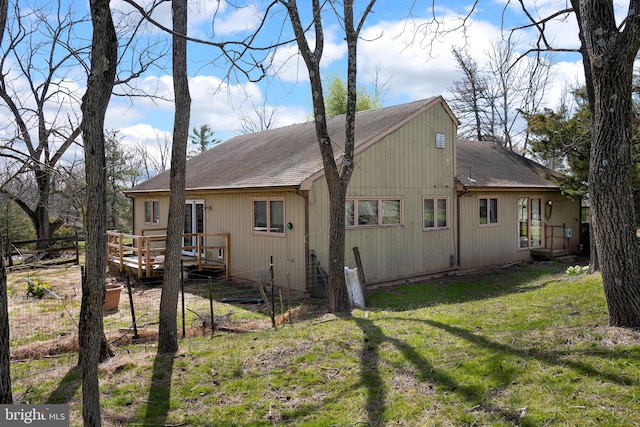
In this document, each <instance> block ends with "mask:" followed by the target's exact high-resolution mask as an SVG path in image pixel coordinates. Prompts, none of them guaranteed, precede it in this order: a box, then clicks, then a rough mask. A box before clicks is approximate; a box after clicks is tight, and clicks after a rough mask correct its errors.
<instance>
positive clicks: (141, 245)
mask: <svg viewBox="0 0 640 427" xmlns="http://www.w3.org/2000/svg"><path fill="white" fill-rule="evenodd" d="M143 239H144V237H143V236H138V237H137V238H136V245H137V246H138V279H142V250H143V249H144V240H143Z"/></svg>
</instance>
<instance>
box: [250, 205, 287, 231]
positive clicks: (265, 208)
mask: <svg viewBox="0 0 640 427" xmlns="http://www.w3.org/2000/svg"><path fill="white" fill-rule="evenodd" d="M253 231H254V233H258V234H275V235H284V200H283V199H254V200H253Z"/></svg>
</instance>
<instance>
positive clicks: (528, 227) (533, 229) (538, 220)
mask: <svg viewBox="0 0 640 427" xmlns="http://www.w3.org/2000/svg"><path fill="white" fill-rule="evenodd" d="M542 230H543V224H542V199H540V198H534V197H532V198H529V197H521V198H519V199H518V235H519V243H518V248H520V249H527V248H539V247H541V246H542Z"/></svg>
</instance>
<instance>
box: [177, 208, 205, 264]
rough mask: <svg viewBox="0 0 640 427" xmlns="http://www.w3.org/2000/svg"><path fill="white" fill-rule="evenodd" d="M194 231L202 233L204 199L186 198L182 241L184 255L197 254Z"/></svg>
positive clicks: (196, 238) (196, 240)
mask: <svg viewBox="0 0 640 427" xmlns="http://www.w3.org/2000/svg"><path fill="white" fill-rule="evenodd" d="M196 233H204V201H202V200H187V201H186V203H185V212H184V234H185V236H184V239H183V242H182V247H183V248H184V249H183V252H184V254H185V255H192V256H196V255H197V254H198V237H197V236H195V234H196Z"/></svg>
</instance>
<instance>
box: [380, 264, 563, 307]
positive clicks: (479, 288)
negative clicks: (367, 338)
mask: <svg viewBox="0 0 640 427" xmlns="http://www.w3.org/2000/svg"><path fill="white" fill-rule="evenodd" d="M566 268H567V266H566V265H565V264H561V263H557V262H538V263H533V264H519V265H516V266H511V267H508V268H503V269H499V270H492V271H490V272H486V273H479V274H469V275H460V276H443V277H439V278H434V279H429V280H425V281H422V282H420V283H408V284H404V285H398V286H390V287H382V288H378V289H376V290H374V291H372V292H371V294H370V295H369V306H370V307H372V308H382V309H390V310H395V311H405V310H414V309H417V308H424V307H431V306H434V305H438V304H453V303H459V302H465V301H476V300H482V299H488V298H495V297H499V296H502V295H508V294H513V293H518V292H530V291H534V290H537V289H541V288H543V287H545V286H546V285H547V284H548V283H549V282H551V281H553V280H556V279H558V278H559V277H560V276H558V275H559V274H560V273H562V272H564V271H565V270H566Z"/></svg>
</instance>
